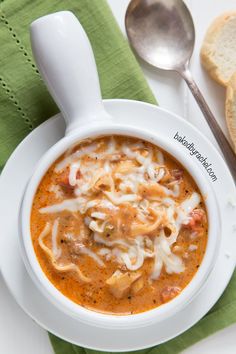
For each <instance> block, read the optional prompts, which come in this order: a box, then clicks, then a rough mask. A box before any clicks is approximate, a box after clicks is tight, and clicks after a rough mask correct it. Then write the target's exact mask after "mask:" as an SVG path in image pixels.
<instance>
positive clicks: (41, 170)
mask: <svg viewBox="0 0 236 354" xmlns="http://www.w3.org/2000/svg"><path fill="white" fill-rule="evenodd" d="M139 104H140V103H139V102H137V110H138V109H139ZM157 109H158V108H157ZM130 123H133V124H134V122H130ZM110 134H120V135H126V136H133V137H138V138H141V139H144V140H147V141H149V142H152V143H153V144H155V145H157V146H159V147H161V148H162V149H164V150H165V151H167V152H168V153H169V154H171V155H172V156H174V157H175V158H176V159H177V160H178V161H179V162H180V163H181V164H182V165H183V166H184V168H186V170H188V172H189V173H190V175H191V176H192V177H193V178H194V180H195V182H196V183H197V185H198V187H199V189H200V191H201V193H202V195H204V197H205V198H206V199H205V203H206V207H207V214H208V224H209V231H208V242H207V248H206V253H205V256H204V258H203V261H202V263H201V266H200V267H199V269H198V271H197V273H196V275H195V276H194V277H193V279H192V280H191V282H190V283H189V285H188V286H187V287H186V288H185V289H184V290H183V291H182V292H181V293H180V295H178V296H177V297H176V298H174V299H173V300H171V301H170V302H168V303H166V304H164V305H161V306H159V307H157V308H155V309H153V310H150V311H147V312H144V313H140V314H136V315H129V316H115V315H106V314H101V313H98V312H94V311H91V310H87V309H85V308H83V307H81V306H79V305H77V304H75V303H74V302H72V301H71V300H69V299H68V298H67V297H65V296H64V295H63V294H62V293H60V292H59V291H58V290H57V289H56V288H55V287H54V286H53V284H52V283H51V282H50V281H49V280H48V278H47V277H46V275H45V274H44V272H43V271H42V269H41V267H40V265H39V262H38V260H37V257H36V254H35V252H34V248H33V244H32V240H31V236H30V215H31V208H32V201H33V198H34V195H35V192H36V190H37V187H38V185H39V183H40V181H41V179H42V177H43V176H44V174H45V173H46V171H47V170H48V168H49V167H50V166H51V165H52V163H53V162H54V161H55V160H56V159H57V158H58V157H59V156H60V155H61V154H63V153H64V152H65V150H66V149H67V148H69V147H70V146H71V145H72V144H74V143H75V142H79V141H80V140H82V139H84V138H87V137H96V136H100V135H110ZM210 183H211V182H210V181H209V180H207V179H206V177H205V175H204V174H203V173H202V171H201V170H200V169H199V167H198V165H197V163H194V161H193V159H192V158H191V156H190V155H189V157H188V156H187V157H186V156H185V155H183V153H182V150H181V149H180V148H179V149H178V148H177V146H176V144H174V143H173V144H171V141H169V140H168V139H166V137H161V136H158V133H156V132H155V133H154V132H152V131H151V130H148V121H147V129H146V130H145V131H144V130H142V131H141V130H139V129H138V128H136V127H135V126H134V125H129V126H128V125H127V126H126V127H125V126H119V125H116V124H115V122H114V123H112V122H111V123H110V125H109V126H108V125H107V124H105V125H100V126H98V127H94V125H91V126H87V127H86V129H81V131H80V133H77V134H75V135H71V136H70V137H65V138H64V139H62V140H60V141H59V142H58V143H57V144H56V145H54V146H53V147H52V148H51V149H50V150H49V151H48V153H47V154H46V155H44V157H43V158H42V159H41V161H40V162H39V164H38V166H37V167H36V170H35V173H34V174H33V176H32V177H31V179H30V182H29V184H28V186H27V189H26V192H25V195H24V200H23V203H22V208H21V216H20V218H21V230H22V241H23V242H22V246H23V248H24V253H23V254H24V258H26V259H25V260H26V262H25V263H26V266H27V269H28V270H29V271H30V273H31V275H32V273H33V280H34V282H35V283H36V285H37V286H39V288H40V290H41V291H42V292H43V294H44V295H45V296H47V298H48V299H49V300H50V301H52V302H53V303H54V304H55V305H56V306H57V307H58V308H59V309H60V310H62V311H64V312H66V313H68V314H69V315H72V316H76V317H79V319H80V320H81V321H84V322H86V323H90V324H93V325H96V326H99V327H100V326H102V327H109V328H111V327H114V328H118V327H128V328H135V327H140V326H145V325H147V324H149V323H151V322H154V321H161V320H164V319H166V318H167V317H169V316H171V315H173V314H174V313H176V312H177V311H180V310H181V309H182V308H183V307H184V306H185V305H186V304H188V303H189V301H191V300H192V299H193V297H194V296H195V295H196V294H197V293H198V291H199V290H200V289H201V287H202V286H203V285H204V283H205V281H206V279H207V277H208V276H209V274H210V272H211V270H212V268H213V266H214V264H215V261H216V256H217V250H218V246H219V236H220V229H221V227H220V217H219V212H218V205H217V203H216V199H215V195H214V192H213V190H212V187H211V184H210ZM29 267H30V269H29Z"/></svg>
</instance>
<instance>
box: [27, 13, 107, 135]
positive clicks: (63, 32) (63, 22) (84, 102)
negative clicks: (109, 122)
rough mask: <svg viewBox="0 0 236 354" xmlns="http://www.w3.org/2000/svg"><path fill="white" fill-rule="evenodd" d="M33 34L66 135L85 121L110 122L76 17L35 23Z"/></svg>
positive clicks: (63, 15)
mask: <svg viewBox="0 0 236 354" xmlns="http://www.w3.org/2000/svg"><path fill="white" fill-rule="evenodd" d="M30 35H31V46H32V51H33V55H34V58H35V60H36V63H37V66H38V69H39V71H40V73H41V75H42V78H43V80H44V81H45V83H46V85H47V87H48V90H49V92H50V93H51V95H52V97H53V98H54V100H55V102H56V103H57V105H58V107H59V108H60V110H61V112H62V114H63V116H64V119H65V121H66V135H67V134H70V133H71V132H72V131H74V130H75V129H76V128H79V127H80V126H82V124H81V123H82V122H83V123H85V122H86V123H88V122H89V121H93V120H97V119H99V120H105V119H110V116H109V115H108V113H107V112H106V111H105V109H104V107H103V103H102V97H101V90H100V85H99V78H98V73H97V68H96V63H95V59H94V55H93V51H92V48H91V45H90V42H89V39H88V37H87V35H86V33H85V31H84V29H83V28H82V26H81V24H80V23H79V21H78V20H77V18H76V17H75V16H74V14H73V13H72V12H70V11H61V12H56V13H53V14H50V15H47V16H43V17H40V18H39V19H37V20H35V21H34V22H32V24H31V27H30Z"/></svg>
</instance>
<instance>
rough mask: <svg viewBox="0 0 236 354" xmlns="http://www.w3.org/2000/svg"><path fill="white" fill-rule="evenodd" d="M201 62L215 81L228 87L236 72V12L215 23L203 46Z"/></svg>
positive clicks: (208, 32) (209, 30)
mask: <svg viewBox="0 0 236 354" xmlns="http://www.w3.org/2000/svg"><path fill="white" fill-rule="evenodd" d="M201 61H202V64H203V66H204V67H205V69H206V70H207V71H208V73H209V74H210V75H211V77H212V78H213V79H214V80H216V81H217V82H218V83H220V84H221V85H223V86H227V84H228V82H229V80H230V78H231V76H232V75H233V74H234V73H235V72H236V11H230V12H227V13H225V14H223V15H221V16H219V17H218V18H216V19H215V20H214V21H213V23H212V24H211V26H210V27H209V29H208V31H207V33H206V36H205V38H204V41H203V44H202V48H201Z"/></svg>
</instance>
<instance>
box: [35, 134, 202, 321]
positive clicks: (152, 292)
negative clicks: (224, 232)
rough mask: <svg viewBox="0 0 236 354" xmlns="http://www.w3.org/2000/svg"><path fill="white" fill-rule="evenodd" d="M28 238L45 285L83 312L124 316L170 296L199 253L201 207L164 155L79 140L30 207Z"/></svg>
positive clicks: (188, 181)
mask: <svg viewBox="0 0 236 354" xmlns="http://www.w3.org/2000/svg"><path fill="white" fill-rule="evenodd" d="M31 237H32V242H33V245H34V250H35V253H36V255H37V258H38V261H39V263H40V265H41V267H42V270H43V272H44V273H45V274H46V276H47V277H48V279H49V280H50V281H51V282H52V284H53V285H54V286H55V287H56V288H57V289H58V290H59V291H60V292H61V293H62V294H64V295H65V296H66V297H68V298H69V299H71V300H72V301H74V302H75V303H77V304H79V305H81V306H83V307H86V308H88V309H91V310H94V311H99V312H103V313H110V314H119V315H129V314H133V313H140V312H143V311H147V310H150V309H152V308H155V307H157V306H160V305H161V304H163V303H166V302H168V301H170V300H171V299H173V298H174V297H175V296H177V295H178V294H179V293H180V292H181V291H182V290H183V289H184V288H185V287H186V285H188V283H189V282H190V281H191V279H192V278H193V276H194V275H195V273H196V272H197V270H198V267H199V266H200V264H201V261H202V259H203V256H204V252H205V249H206V244H207V213H206V208H205V204H204V199H203V197H202V196H201V193H200V191H199V189H198V187H197V185H196V183H195V182H194V181H193V179H192V177H191V176H190V175H189V173H188V172H187V171H186V170H185V169H184V168H183V167H182V166H181V165H180V164H179V163H178V162H177V161H176V160H175V159H174V158H173V157H171V156H170V155H168V154H167V153H166V152H164V151H162V150H161V149H159V148H158V147H156V146H154V145H153V144H151V143H149V142H146V141H142V140H140V139H136V138H130V137H122V136H107V137H100V138H96V139H93V140H85V141H82V142H81V143H79V144H77V145H75V146H74V147H72V148H71V149H69V150H68V151H66V153H65V154H64V155H63V156H61V157H60V158H59V159H58V160H57V161H56V162H55V163H54V164H53V165H52V166H51V167H50V168H49V170H48V171H47V173H46V174H45V176H44V177H43V179H42V181H41V183H40V185H39V186H38V189H37V192H36V194H35V197H34V201H33V206H32V214H31Z"/></svg>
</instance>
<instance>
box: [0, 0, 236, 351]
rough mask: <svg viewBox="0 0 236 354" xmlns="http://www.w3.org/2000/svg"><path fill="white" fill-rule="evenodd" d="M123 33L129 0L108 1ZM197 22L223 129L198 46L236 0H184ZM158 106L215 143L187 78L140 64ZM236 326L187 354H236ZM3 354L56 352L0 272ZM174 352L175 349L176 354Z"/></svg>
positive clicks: (195, 67)
mask: <svg viewBox="0 0 236 354" xmlns="http://www.w3.org/2000/svg"><path fill="white" fill-rule="evenodd" d="M108 2H109V4H110V6H111V8H112V11H113V13H114V15H115V17H116V19H117V21H118V23H119V25H120V27H121V30H122V31H123V33H124V34H125V28H124V14H125V10H126V8H127V5H128V3H129V0H108ZM186 3H187V5H188V6H189V8H190V9H191V11H192V14H193V18H194V22H195V26H196V46H195V51H194V54H193V58H192V62H191V69H192V72H193V75H194V77H195V80H196V81H197V83H198V84H199V86H200V88H201V90H202V92H203V94H204V96H205V98H206V100H207V101H208V103H209V105H210V107H211V108H212V110H213V113H214V114H215V115H216V117H217V119H218V121H219V123H220V125H221V126H222V128H223V130H224V131H225V132H227V130H226V126H225V120H224V96H225V91H224V89H223V88H221V87H220V86H218V85H217V84H216V83H215V82H213V81H211V79H209V77H208V76H207V75H206V73H205V72H204V71H203V70H202V68H201V66H200V62H199V48H200V44H201V42H202V39H203V36H204V33H205V31H206V28H207V26H208V25H209V23H210V22H211V20H212V19H213V18H214V17H216V16H217V15H219V14H220V13H222V12H224V11H227V10H230V9H236V2H235V0H215V1H214V0H186ZM141 66H142V68H143V71H144V74H145V76H146V78H147V79H148V82H149V84H150V87H151V88H152V90H153V92H154V94H155V96H156V98H157V100H158V102H159V104H160V105H161V106H162V107H164V108H167V109H169V110H171V111H173V112H175V113H177V114H179V115H181V116H183V117H185V118H186V119H188V120H189V121H191V122H192V123H194V124H195V125H196V126H197V127H199V128H200V129H201V131H204V132H205V134H206V135H207V136H208V137H209V139H211V140H212V141H213V142H214V138H213V136H212V134H211V132H210V131H209V128H208V127H207V124H206V123H205V122H204V119H203V117H202V114H201V112H200V111H199V109H198V107H197V105H196V103H195V101H194V100H193V98H192V97H191V94H189V92H188V89H187V88H186V86H185V84H184V82H182V80H181V79H180V78H179V77H178V76H177V75H176V74H173V73H167V72H161V71H158V70H154V69H152V68H150V67H148V66H146V65H143V64H141ZM235 337H236V324H235V325H232V326H230V327H228V328H226V329H224V330H222V331H220V332H218V333H216V334H214V335H212V336H210V337H208V338H206V339H205V340H203V341H201V342H199V343H197V344H195V345H194V346H192V347H190V348H188V349H187V350H185V351H184V353H185V354H198V353H204V354H213V353H214V354H222V353H223V354H234V353H235V352H236V349H235V348H236V338H235ZM0 353H1V354H53V350H52V347H51V345H50V342H49V339H48V336H47V333H46V331H44V330H43V329H42V328H40V327H39V326H38V325H37V324H35V323H34V322H33V321H32V320H31V319H30V318H29V317H28V316H27V315H26V314H25V313H24V312H23V311H22V310H21V309H20V308H19V306H18V305H17V304H16V302H15V301H14V299H13V298H12V296H11V295H10V293H9V291H8V290H7V288H6V286H5V284H4V282H3V279H2V277H1V275H0ZM173 354H175V353H173Z"/></svg>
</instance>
